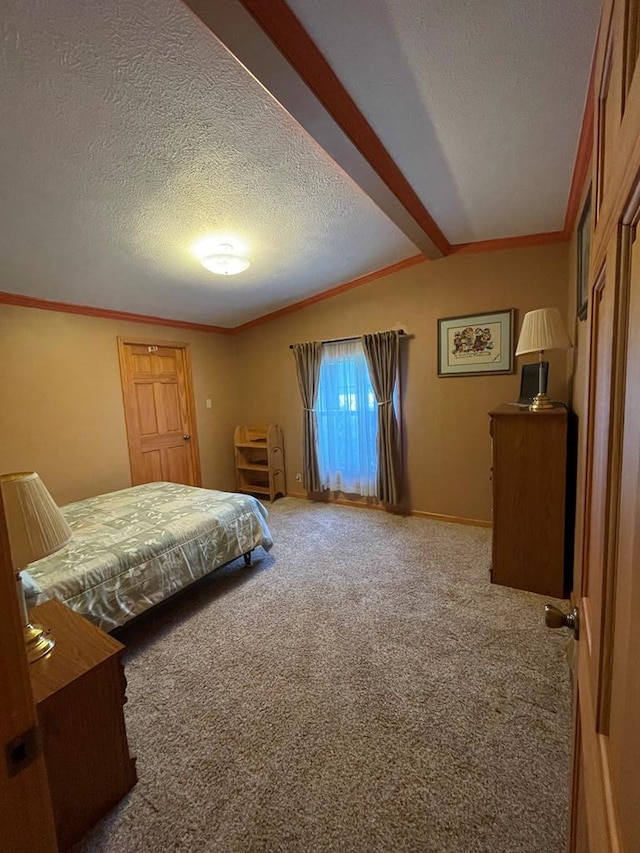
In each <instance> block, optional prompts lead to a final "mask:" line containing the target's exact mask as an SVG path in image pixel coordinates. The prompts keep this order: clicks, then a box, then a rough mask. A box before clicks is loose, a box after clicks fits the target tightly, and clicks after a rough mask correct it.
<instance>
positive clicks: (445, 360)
mask: <svg viewBox="0 0 640 853" xmlns="http://www.w3.org/2000/svg"><path fill="white" fill-rule="evenodd" d="M514 314H515V310H514V309H513V308H509V309H507V310H506V311H492V312H490V313H489V314H468V315H467V316H466V317H445V318H444V319H443V320H438V376H472V375H473V376H479V375H486V374H488V373H513V326H514Z"/></svg>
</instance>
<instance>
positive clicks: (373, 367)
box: [362, 332, 401, 506]
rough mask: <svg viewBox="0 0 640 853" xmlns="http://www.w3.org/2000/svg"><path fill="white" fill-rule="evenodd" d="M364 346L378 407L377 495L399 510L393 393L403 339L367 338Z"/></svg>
mask: <svg viewBox="0 0 640 853" xmlns="http://www.w3.org/2000/svg"><path fill="white" fill-rule="evenodd" d="M362 346H363V348H364V353H365V356H366V359H367V364H368V365H369V372H370V374H371V384H372V385H373V389H374V391H375V395H376V401H377V404H378V406H377V408H378V441H377V454H378V477H377V489H376V491H377V495H378V498H379V499H380V501H382V503H386V504H390V505H392V506H395V505H396V504H397V503H398V501H399V500H400V489H401V479H400V453H399V447H398V421H397V420H396V413H395V409H394V406H393V391H394V388H395V384H396V376H397V373H398V364H399V361H400V336H399V335H398V332H378V333H377V334H375V335H363V336H362Z"/></svg>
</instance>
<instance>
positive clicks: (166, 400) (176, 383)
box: [118, 338, 201, 486]
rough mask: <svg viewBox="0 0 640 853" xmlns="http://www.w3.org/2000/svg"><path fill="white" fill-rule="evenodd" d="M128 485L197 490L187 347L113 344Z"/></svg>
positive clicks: (196, 442) (198, 461) (144, 343)
mask: <svg viewBox="0 0 640 853" xmlns="http://www.w3.org/2000/svg"><path fill="white" fill-rule="evenodd" d="M118 350H119V355H120V373H121V376H122V393H123V397H124V411H125V419H126V423H127V438H128V442H129V459H130V462H131V482H132V483H133V485H134V486H136V485H139V484H140V483H151V482H155V481H158V480H164V481H168V482H171V483H184V484H185V485H188V486H199V485H200V484H201V480H200V458H199V453H198V440H197V435H196V420H195V406H194V402H193V390H192V385H191V364H190V359H189V348H188V345H187V344H177V343H165V342H157V343H149V342H138V341H127V340H123V339H121V338H119V339H118Z"/></svg>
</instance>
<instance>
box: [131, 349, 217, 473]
mask: <svg viewBox="0 0 640 853" xmlns="http://www.w3.org/2000/svg"><path fill="white" fill-rule="evenodd" d="M117 341H118V362H119V365H120V387H121V389H122V400H123V407H124V419H125V424H126V428H127V453H128V454H129V472H130V473H132V472H133V460H132V457H131V444H130V442H129V421H128V418H127V405H126V394H127V390H128V388H129V385H128V378H129V377H128V374H127V372H126V370H125V363H126V359H125V346H137V345H140V346H156V347H171V348H172V349H180V350H182V352H183V355H184V364H185V395H186V399H187V413H188V416H189V421H190V423H191V446H192V448H193V475H194V479H195V485H196V486H199V487H202V469H201V466H200V444H199V442H198V419H197V417H196V402H195V395H194V393H193V371H192V367H191V345H190V344H187V343H185V342H184V341H166V340H162V339H161V340H158V339H157V338H145V337H139V336H137V335H136V336H135V337H133V336H129V335H118V338H117Z"/></svg>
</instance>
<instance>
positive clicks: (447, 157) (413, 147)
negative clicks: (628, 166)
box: [287, 0, 601, 243]
mask: <svg viewBox="0 0 640 853" xmlns="http://www.w3.org/2000/svg"><path fill="white" fill-rule="evenodd" d="M287 2H288V5H289V7H290V8H291V9H292V11H293V12H294V13H295V14H296V16H297V17H298V19H299V20H300V22H301V23H302V24H303V26H304V28H305V29H306V30H307V32H308V33H309V35H310V36H311V38H312V39H313V41H314V42H315V43H316V45H317V46H318V47H319V48H320V50H321V52H322V53H323V54H324V56H325V58H326V59H327V60H328V62H329V64H330V65H331V67H332V68H333V70H334V71H335V73H336V74H337V75H338V77H339V78H340V81H341V82H342V84H343V85H344V86H345V88H346V89H347V91H348V92H349V94H350V95H351V97H352V98H353V99H354V101H355V102H356V103H357V105H358V107H359V109H360V110H361V111H362V113H363V114H364V115H365V117H366V118H367V120H368V121H369V124H371V126H372V127H373V129H374V130H375V132H376V134H377V136H378V137H379V138H380V140H381V141H382V143H383V144H384V145H385V147H386V149H387V150H388V151H389V153H390V154H391V156H392V157H393V159H394V160H395V162H396V163H397V165H398V166H399V167H400V169H401V170H402V172H403V173H404V175H405V177H406V178H407V179H408V180H409V183H410V184H411V185H412V186H413V189H414V190H415V191H416V192H417V194H418V196H419V197H420V198H421V200H422V201H423V203H424V204H425V205H426V207H427V208H428V209H429V212H430V213H431V214H432V216H433V217H434V219H435V220H436V222H437V223H438V225H439V226H440V228H441V229H442V231H444V233H445V236H446V237H447V239H448V240H449V242H450V243H463V242H467V241H475V240H485V239H494V238H499V237H511V236H515V235H521V234H532V233H540V232H545V231H553V230H558V229H561V228H562V226H563V220H564V214H565V210H566V206H567V196H568V193H569V186H570V183H571V176H572V171H573V166H574V162H575V156H576V148H577V143H578V136H579V133H580V125H581V122H582V115H583V112H584V106H585V100H586V93H587V84H588V79H589V71H590V67H591V59H592V55H593V50H594V47H595V39H596V31H597V27H598V21H599V17H600V7H601V3H600V2H599V0H561V2H558V0H484V2H478V0H456V2H453V0H350V2H348V3H344V2H343V0H323V2H322V3H311V2H309V0H287Z"/></svg>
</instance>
